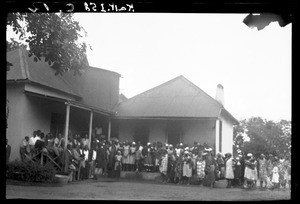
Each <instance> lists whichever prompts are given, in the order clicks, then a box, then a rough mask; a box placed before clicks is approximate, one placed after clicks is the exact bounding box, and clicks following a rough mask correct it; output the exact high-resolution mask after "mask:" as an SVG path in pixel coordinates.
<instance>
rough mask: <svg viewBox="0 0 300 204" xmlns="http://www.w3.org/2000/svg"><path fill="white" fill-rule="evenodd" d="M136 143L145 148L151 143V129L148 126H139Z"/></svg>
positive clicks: (135, 137) (135, 131)
mask: <svg viewBox="0 0 300 204" xmlns="http://www.w3.org/2000/svg"><path fill="white" fill-rule="evenodd" d="M134 141H135V142H136V143H137V142H140V143H141V145H143V146H145V145H146V144H147V142H148V141H149V127H148V126H146V125H137V126H136V127H135V130H134Z"/></svg>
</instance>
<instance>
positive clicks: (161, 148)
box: [20, 130, 291, 189]
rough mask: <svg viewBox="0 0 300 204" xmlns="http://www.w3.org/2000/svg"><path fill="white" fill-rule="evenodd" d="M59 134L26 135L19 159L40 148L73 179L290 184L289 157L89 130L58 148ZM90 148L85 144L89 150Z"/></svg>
mask: <svg viewBox="0 0 300 204" xmlns="http://www.w3.org/2000/svg"><path fill="white" fill-rule="evenodd" d="M64 142H65V141H64V137H62V135H61V134H58V135H57V136H53V135H52V134H51V133H49V134H47V135H45V134H44V133H43V132H41V131H40V130H37V131H34V132H33V136H32V137H29V136H26V137H25V138H24V139H23V141H22V143H21V146H20V158H21V160H22V161H24V160H26V157H27V158H30V157H34V155H35V154H37V152H41V151H42V152H44V153H45V154H47V155H50V156H51V157H52V158H55V161H56V162H57V163H59V164H60V165H61V166H62V169H63V172H64V173H66V174H68V175H72V176H71V178H72V179H75V180H77V179H78V180H82V179H89V178H94V179H96V180H97V179H98V178H99V177H102V176H107V177H119V176H120V172H121V171H132V172H157V173H160V174H161V178H162V182H163V183H176V184H187V185H190V184H196V185H203V186H208V187H214V183H215V181H218V180H225V179H226V180H227V188H231V187H242V188H255V187H256V186H257V182H259V184H260V188H261V189H266V188H271V189H279V188H287V187H290V184H291V162H290V157H283V156H281V155H280V156H277V155H272V154H270V155H268V158H266V156H265V155H264V154H261V155H259V157H258V158H255V157H254V156H253V155H252V154H251V153H247V154H246V155H244V154H242V153H241V152H238V154H237V155H235V156H234V157H233V155H232V154H231V153H226V154H222V153H217V154H216V155H214V154H213V152H214V151H213V149H212V148H211V147H210V146H209V145H207V144H205V143H204V144H200V143H199V142H194V145H193V146H191V147H189V146H188V145H185V144H182V143H180V144H176V145H175V147H174V146H173V145H172V144H163V143H161V142H153V143H150V142H148V143H147V144H146V145H144V146H143V145H141V143H140V142H139V141H137V142H134V141H127V140H126V141H124V142H121V141H119V140H118V139H116V138H112V139H111V140H110V141H107V140H106V139H105V136H104V135H102V134H97V133H96V131H95V132H93V134H92V137H91V141H89V138H88V135H87V134H83V135H80V134H69V137H68V141H67V148H66V149H64V146H65V143H64ZM89 147H90V148H89Z"/></svg>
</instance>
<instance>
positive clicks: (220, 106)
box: [182, 76, 224, 108]
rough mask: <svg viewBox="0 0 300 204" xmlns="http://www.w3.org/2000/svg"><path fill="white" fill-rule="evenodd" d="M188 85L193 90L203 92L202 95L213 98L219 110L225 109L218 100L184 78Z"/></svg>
mask: <svg viewBox="0 0 300 204" xmlns="http://www.w3.org/2000/svg"><path fill="white" fill-rule="evenodd" d="M182 77H183V78H184V79H185V80H186V81H187V82H188V83H189V85H191V86H192V87H193V88H196V89H197V90H198V91H201V92H202V93H204V94H205V95H207V96H208V97H209V98H211V99H212V100H213V101H214V103H216V104H217V105H218V106H219V108H224V106H223V105H222V104H221V103H219V102H218V101H217V100H216V99H214V98H213V97H212V96H210V95H209V94H208V93H206V92H205V91H203V90H202V89H201V88H200V87H198V86H197V85H196V84H194V83H193V82H191V81H190V80H188V79H187V78H185V77H184V76H182Z"/></svg>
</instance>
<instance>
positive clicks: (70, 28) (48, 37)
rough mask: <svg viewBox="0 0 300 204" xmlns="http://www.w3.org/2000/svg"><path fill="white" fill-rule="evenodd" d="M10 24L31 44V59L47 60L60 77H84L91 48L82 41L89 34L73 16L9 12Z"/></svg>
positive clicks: (21, 37)
mask: <svg viewBox="0 0 300 204" xmlns="http://www.w3.org/2000/svg"><path fill="white" fill-rule="evenodd" d="M6 25H7V26H11V27H12V28H13V31H14V32H15V33H16V34H17V35H19V40H25V41H26V42H27V43H28V46H29V56H32V55H34V60H35V61H38V60H41V58H44V59H45V61H46V62H48V64H49V65H51V68H53V69H55V70H56V72H55V74H56V75H57V74H61V75H62V73H63V72H66V71H71V70H72V71H73V72H74V74H75V75H76V74H80V71H81V70H84V69H85V68H87V67H88V66H89V65H88V61H87V57H86V50H87V45H86V43H84V42H80V39H82V37H83V35H84V36H86V35H87V33H86V31H85V30H84V28H83V27H81V26H80V25H79V23H78V22H77V21H75V20H74V19H73V14H71V13H9V14H8V16H7V24H6ZM15 42H16V41H15ZM15 42H14V43H15ZM15 46H16V43H15Z"/></svg>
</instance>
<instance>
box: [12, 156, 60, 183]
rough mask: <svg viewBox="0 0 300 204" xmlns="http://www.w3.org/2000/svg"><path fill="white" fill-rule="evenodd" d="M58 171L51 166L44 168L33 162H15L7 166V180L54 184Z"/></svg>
mask: <svg viewBox="0 0 300 204" xmlns="http://www.w3.org/2000/svg"><path fill="white" fill-rule="evenodd" d="M56 173H57V172H56V169H55V168H54V167H53V166H51V165H47V166H42V165H40V164H37V163H32V162H30V163H29V162H22V161H13V162H10V163H8V164H7V171H6V178H7V179H13V180H19V181H26V182H39V183H52V182H54V178H55V174H56Z"/></svg>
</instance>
